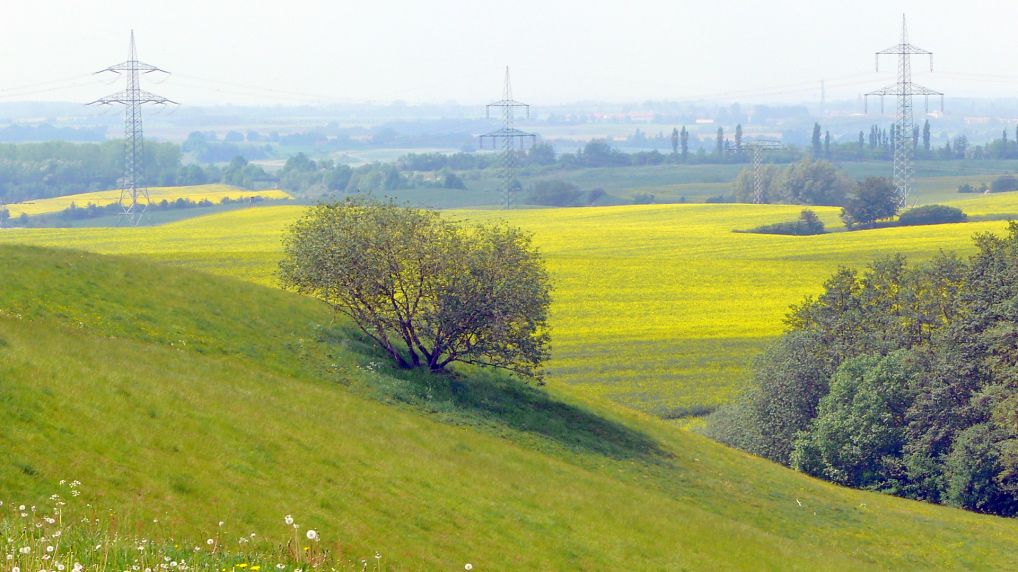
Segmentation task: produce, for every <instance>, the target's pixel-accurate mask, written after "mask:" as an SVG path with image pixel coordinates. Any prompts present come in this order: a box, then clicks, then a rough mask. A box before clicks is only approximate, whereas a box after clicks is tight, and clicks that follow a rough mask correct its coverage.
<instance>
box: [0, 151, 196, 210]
mask: <svg viewBox="0 0 1018 572" xmlns="http://www.w3.org/2000/svg"><path fill="white" fill-rule="evenodd" d="M123 161H124V146H123V143H122V142H120V141H107V142H105V143H68V142H49V143H22V144H2V145H0V199H6V200H7V202H15V201H19V200H26V199H31V198H46V197H56V196H60V195H69V194H74V193H83V192H89V191H100V190H104V189H112V188H117V187H118V186H119V180H120V178H121V177H122V176H123V172H124V167H123V164H124V163H123ZM143 161H144V166H145V171H146V177H145V182H146V184H149V185H175V184H177V181H178V178H179V176H180V175H181V174H182V168H181V163H180V148H179V147H178V146H176V145H173V144H170V143H157V142H150V143H148V144H147V145H146V146H145V151H144V158H143ZM201 182H205V181H201Z"/></svg>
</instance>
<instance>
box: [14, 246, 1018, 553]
mask: <svg viewBox="0 0 1018 572" xmlns="http://www.w3.org/2000/svg"><path fill="white" fill-rule="evenodd" d="M0 256H2V257H3V259H4V260H5V262H6V263H5V264H4V265H3V266H0V283H2V284H3V285H4V289H3V291H2V298H0V308H2V312H0V418H2V419H4V420H5V422H4V423H3V424H0V447H2V450H3V451H4V454H5V459H6V460H7V462H5V463H2V464H0V491H4V493H3V496H4V497H7V498H4V499H3V500H4V501H5V502H8V503H10V502H25V503H33V502H38V501H40V500H41V499H43V498H45V496H47V495H48V494H50V493H51V492H53V488H54V483H55V482H56V481H57V480H59V479H63V478H77V479H80V480H81V481H83V482H84V485H83V490H84V491H85V498H84V500H86V501H88V502H91V503H94V504H95V505H97V506H100V507H104V508H105V507H110V508H113V509H114V510H116V511H117V513H118V514H121V515H125V517H126V520H125V526H134V527H137V529H138V530H139V531H141V532H142V533H144V532H145V531H149V532H153V533H158V534H171V535H181V536H183V535H190V537H192V538H199V539H200V538H204V537H205V536H204V535H205V534H209V531H210V530H213V529H214V528H215V522H216V521H218V520H220V519H222V520H226V521H228V522H229V523H230V526H234V527H236V528H237V529H239V530H242V531H247V530H256V531H264V530H267V529H268V530H272V529H275V528H278V527H279V526H280V519H281V518H282V515H283V514H287V513H292V514H294V515H296V516H298V518H299V520H300V521H301V522H302V523H304V524H305V525H306V526H314V527H316V528H318V529H319V530H320V531H321V532H322V534H323V536H325V537H326V538H335V539H339V541H340V542H341V543H342V547H343V550H345V551H346V553H348V554H352V555H358V556H359V555H370V554H371V553H372V552H373V551H374V550H379V551H380V552H381V553H382V554H383V555H384V557H385V559H386V562H388V563H389V566H390V567H395V568H400V569H402V568H419V567H424V568H429V569H462V566H463V563H464V562H468V561H469V562H472V563H473V564H474V567H475V568H474V569H475V570H485V569H487V570H491V569H499V570H502V569H529V570H533V569H589V570H603V569H615V568H624V569H633V570H650V569H671V570H676V569H688V568H697V569H704V568H712V569H716V568H732V567H738V568H753V569H816V568H827V569H832V568H840V569H858V568H860V567H868V568H872V567H886V568H895V569H931V568H936V569H943V568H1003V567H1007V566H1009V565H1010V564H1011V563H1012V560H1011V559H1012V555H1013V553H1014V551H1015V550H1016V549H1018V534H1016V532H1018V523H1016V522H1014V521H1010V520H1005V519H998V518H993V517H985V516H980V515H975V514H971V513H965V512H962V511H958V510H953V509H948V508H944V507H936V506H931V505H924V504H920V503H915V502H910V501H905V500H902V499H897V498H893V497H887V496H882V495H876V494H871V493H865V492H859V491H852V490H847V489H842V488H838V487H835V486H833V485H829V484H826V483H822V482H818V481H815V480H812V479H809V478H806V477H804V476H802V475H799V474H795V473H792V472H790V471H787V470H785V469H782V468H780V467H777V466H775V465H773V464H770V463H767V462H764V461H761V460H759V459H755V458H752V457H750V456H748V455H745V454H743V453H740V452H737V451H733V450H729V449H725V448H723V447H721V446H719V445H717V444H714V443H712V442H710V441H708V440H706V439H704V438H701V437H699V436H696V435H694V434H689V433H686V432H682V431H677V430H676V429H675V428H674V427H672V426H669V425H667V424H665V423H663V422H660V421H657V420H654V419H651V418H647V417H644V416H641V415H639V414H636V413H624V412H620V411H618V410H609V409H606V408H602V407H597V406H594V407H590V406H586V405H580V404H579V403H578V402H577V401H576V400H575V398H573V397H570V396H569V391H567V390H568V388H555V387H552V388H550V391H549V393H548V394H539V393H538V392H536V390H515V391H514V390H512V389H510V388H508V386H506V385H505V384H500V382H499V379H498V377H497V376H489V375H480V374H476V372H475V373H474V374H472V375H470V376H468V377H465V378H459V379H448V378H446V379H444V380H442V381H441V382H435V383H436V384H438V385H443V384H448V385H449V386H450V387H454V388H455V387H460V388H461V389H460V390H457V391H462V387H467V388H470V387H474V388H475V390H476V391H477V392H479V393H480V394H483V395H484V397H483V398H480V399H478V400H476V402H475V407H473V409H472V410H471V409H470V408H469V407H463V406H462V403H461V402H458V401H455V400H453V401H446V400H444V399H443V398H442V397H441V391H439V394H440V396H439V397H437V398H434V399H426V398H419V399H410V398H408V397H407V395H408V394H406V393H400V392H399V391H397V390H395V389H392V388H395V387H403V388H404V389H405V388H407V387H417V388H420V387H421V381H422V380H421V379H416V380H415V379H414V378H413V377H412V376H410V377H407V376H402V375H401V374H399V373H398V372H392V371H390V370H388V369H386V368H385V367H379V366H378V365H375V364H374V362H375V360H377V359H378V358H377V357H376V356H374V355H373V354H371V353H370V352H367V351H366V350H365V349H364V347H363V346H362V344H360V343H359V342H358V341H357V339H356V338H355V337H351V336H349V335H348V334H347V333H346V331H345V330H344V329H343V327H342V324H339V325H338V326H337V325H330V323H331V320H332V317H331V315H329V314H328V313H326V312H325V311H324V310H323V309H322V308H321V306H319V305H318V304H316V303H314V302H312V301H310V300H306V299H302V298H299V297H296V296H293V295H289V294H286V293H282V292H278V291H274V290H272V289H267V288H263V287H259V286H256V285H250V284H246V283H243V282H241V281H237V280H232V279H225V278H216V277H212V276H208V275H205V274H200V273H195V272H190V271H186V270H179V269H178V270H172V269H169V268H167V267H166V266H163V265H153V264H149V263H145V262H140V261H132V260H126V259H117V258H106V257H100V256H96V255H92V254H82V253H77V252H70V251H51V250H44V249H39V248H32V247H24V246H0ZM513 387H516V386H513ZM439 389H441V388H439ZM521 400H523V401H525V402H526V403H525V405H526V406H525V407H521V408H519V409H517V410H513V408H512V405H513V404H514V403H517V404H518V402H520V401H521ZM467 401H469V400H467ZM480 404H487V409H486V408H484V407H481V405H480ZM507 409H508V412H507V411H506V410H507ZM542 410H551V411H553V412H554V414H553V415H551V416H549V417H548V419H546V420H545V421H546V423H543V424H539V425H534V426H530V427H528V426H527V423H526V422H522V423H521V422H519V419H517V418H518V417H519V416H521V415H524V411H528V412H531V414H533V412H534V411H537V412H538V413H537V414H540V411H542ZM563 415H566V416H567V417H568V418H569V423H566V424H562V425H561V426H560V427H558V428H555V427H552V428H551V429H548V428H547V427H546V426H547V425H554V423H552V421H553V420H554V419H555V418H559V417H561V416H563ZM514 420H515V421H514ZM538 427H543V428H545V429H544V430H545V432H544V433H540V432H537V431H536V430H537V429H538ZM584 433H588V434H590V433H595V434H596V435H597V436H598V440H601V441H605V442H607V443H608V444H609V445H611V446H610V447H607V448H600V449H598V448H596V447H595V446H593V445H592V443H593V441H592V440H591V439H590V438H589V436H585V435H584ZM573 437H575V438H573ZM153 517H158V518H159V519H160V521H161V522H160V524H159V525H153V524H148V523H150V522H151V519H152V518H153ZM157 526H158V527H159V528H158V530H156V531H153V530H152V529H153V528H156V527H157Z"/></svg>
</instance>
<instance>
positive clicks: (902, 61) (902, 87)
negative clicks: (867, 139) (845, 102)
mask: <svg viewBox="0 0 1018 572" xmlns="http://www.w3.org/2000/svg"><path fill="white" fill-rule="evenodd" d="M884 55H896V56H898V82H897V83H895V84H894V85H890V86H887V87H885V88H883V89H878V90H876V91H871V92H869V93H867V94H866V102H867V109H866V111H867V112H868V111H869V105H868V103H869V96H871V95H873V96H880V111H881V113H883V110H884V96H886V95H893V96H896V97H897V99H898V112H897V115H896V116H895V121H894V187H895V190H896V192H897V194H898V204H899V205H900V206H901V207H903V208H904V207H906V206H908V199H909V196H910V195H911V194H912V186H913V177H914V174H915V173H914V171H913V167H912V155H913V153H914V150H915V132H914V131H913V129H914V127H913V120H912V96H913V95H922V96H924V98H925V101H926V111H927V113H928V112H929V110H930V96H931V95H939V96H940V110H941V111H943V110H944V94H943V93H941V92H939V91H935V90H932V89H930V88H928V87H924V86H921V85H919V84H917V83H915V82H913V81H912V62H911V57H912V56H913V55H920V56H930V71H933V52H931V51H929V50H924V49H922V48H920V47H918V46H914V45H912V44H910V43H908V28H907V27H906V25H905V15H904V14H902V15H901V43H900V44H897V45H895V46H891V47H890V48H887V49H886V50H881V51H879V52H877V53H876V67H877V71H880V56H884Z"/></svg>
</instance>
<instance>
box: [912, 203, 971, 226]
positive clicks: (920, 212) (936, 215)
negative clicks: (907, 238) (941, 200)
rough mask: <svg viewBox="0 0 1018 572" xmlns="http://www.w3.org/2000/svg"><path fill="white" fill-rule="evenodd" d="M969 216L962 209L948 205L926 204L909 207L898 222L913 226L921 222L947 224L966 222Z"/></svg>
mask: <svg viewBox="0 0 1018 572" xmlns="http://www.w3.org/2000/svg"><path fill="white" fill-rule="evenodd" d="M967 219H968V216H967V215H966V214H965V213H963V212H961V209H957V208H954V207H949V206H947V205H926V206H922V207H916V208H914V209H909V210H907V211H905V212H903V213H901V216H900V217H898V224H900V225H903V226H913V225H921V224H946V223H951V222H965V221H966V220H967Z"/></svg>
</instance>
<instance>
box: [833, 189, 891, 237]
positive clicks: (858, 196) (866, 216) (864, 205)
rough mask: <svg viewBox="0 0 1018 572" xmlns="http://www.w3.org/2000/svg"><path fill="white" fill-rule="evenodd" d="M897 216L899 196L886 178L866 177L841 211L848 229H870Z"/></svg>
mask: <svg viewBox="0 0 1018 572" xmlns="http://www.w3.org/2000/svg"><path fill="white" fill-rule="evenodd" d="M896 214H898V195H897V191H896V189H895V188H894V185H893V184H892V183H891V181H890V180H889V179H887V178H886V177H866V178H865V179H863V180H862V181H859V183H858V184H857V185H856V187H855V191H854V192H853V193H852V195H851V196H850V197H849V199H848V201H847V202H846V203H845V207H844V208H843V209H841V220H842V221H844V223H845V226H847V227H848V228H852V227H855V226H860V227H870V226H873V225H874V224H875V223H876V222H877V221H879V220H884V219H889V218H891V217H893V216H894V215H896Z"/></svg>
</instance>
